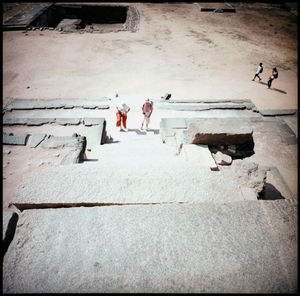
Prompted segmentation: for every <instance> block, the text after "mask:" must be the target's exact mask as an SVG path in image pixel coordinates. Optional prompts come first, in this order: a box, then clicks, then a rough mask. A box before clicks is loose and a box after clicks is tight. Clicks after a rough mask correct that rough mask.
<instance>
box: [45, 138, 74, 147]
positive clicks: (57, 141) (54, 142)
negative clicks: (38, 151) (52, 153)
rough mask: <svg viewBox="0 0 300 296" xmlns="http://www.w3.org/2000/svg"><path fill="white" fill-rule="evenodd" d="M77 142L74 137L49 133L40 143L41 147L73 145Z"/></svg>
mask: <svg viewBox="0 0 300 296" xmlns="http://www.w3.org/2000/svg"><path fill="white" fill-rule="evenodd" d="M77 142H78V139H77V138H76V137H68V136H52V135H49V136H48V137H47V138H46V139H45V141H44V142H43V144H42V148H60V147H74V146H75V145H76V144H77Z"/></svg>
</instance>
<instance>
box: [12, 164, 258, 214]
mask: <svg viewBox="0 0 300 296" xmlns="http://www.w3.org/2000/svg"><path fill="white" fill-rule="evenodd" d="M239 178H240V176H238V175H237V174H236V173H235V172H234V171H220V172H213V171H211V170H210V168H209V166H207V167H201V166H199V165H198V164H196V163H195V164H194V163H190V162H186V163H180V162H178V163H167V164H166V165H160V164H157V163H151V164H147V165H146V166H145V165H143V164H142V163H139V162H137V163H126V162H124V163H123V164H120V163H118V162H111V161H106V162H105V161H102V162H101V164H100V165H99V164H89V165H86V166H82V165H80V166H78V165H73V166H72V167H70V166H67V167H66V166H60V167H55V168H49V169H45V170H39V171H38V172H34V173H33V174H32V175H31V176H29V177H27V178H24V179H23V181H22V183H21V184H20V186H19V188H18V190H17V193H16V195H15V196H14V197H13V199H12V201H11V202H12V203H13V204H14V205H16V206H17V207H18V208H19V209H22V208H26V207H35V206H37V205H45V204H80V203H84V204H90V205H93V204H104V203H105V204H134V203H172V202H175V203H176V202H185V203H196V202H230V201H240V200H253V196H255V198H257V197H256V195H255V194H254V195H253V194H251V195H249V196H248V195H244V194H243V191H242V188H243V187H246V186H247V184H248V183H246V184H242V186H241V185H240V181H239ZM62 180H63V181H62ZM250 189H251V190H252V192H253V193H254V190H253V188H250Z"/></svg>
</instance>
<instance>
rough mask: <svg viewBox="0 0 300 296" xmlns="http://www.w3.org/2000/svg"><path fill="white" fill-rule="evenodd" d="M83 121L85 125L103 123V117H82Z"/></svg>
mask: <svg viewBox="0 0 300 296" xmlns="http://www.w3.org/2000/svg"><path fill="white" fill-rule="evenodd" d="M83 122H84V125H85V126H92V125H103V124H104V122H105V118H83Z"/></svg>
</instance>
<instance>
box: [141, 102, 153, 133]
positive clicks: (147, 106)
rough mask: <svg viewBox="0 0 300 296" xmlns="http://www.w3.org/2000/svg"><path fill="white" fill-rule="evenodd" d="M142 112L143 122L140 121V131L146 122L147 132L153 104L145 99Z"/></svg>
mask: <svg viewBox="0 0 300 296" xmlns="http://www.w3.org/2000/svg"><path fill="white" fill-rule="evenodd" d="M142 111H143V121H142V126H141V130H142V129H143V126H144V122H145V121H146V130H148V125H149V122H150V116H151V114H152V112H153V103H152V102H150V100H149V99H146V101H145V103H144V105H143V106H142Z"/></svg>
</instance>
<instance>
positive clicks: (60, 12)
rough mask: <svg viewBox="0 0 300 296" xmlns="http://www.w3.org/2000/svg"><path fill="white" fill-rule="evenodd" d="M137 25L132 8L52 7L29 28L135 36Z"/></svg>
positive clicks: (60, 5)
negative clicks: (123, 32) (131, 34)
mask: <svg viewBox="0 0 300 296" xmlns="http://www.w3.org/2000/svg"><path fill="white" fill-rule="evenodd" d="M137 22H138V12H137V9H136V8H135V7H133V6H126V5H87V4H85V5H80V4H72V5H68V4H55V5H52V6H50V7H49V8H48V9H47V10H46V11H44V12H42V13H41V14H40V15H39V16H38V17H37V18H36V19H35V20H34V21H33V22H31V23H30V25H29V27H30V28H49V29H56V30H59V31H63V32H78V31H79V32H80V31H81V32H100V33H101V32H102V33H104V32H118V31H132V32H134V31H135V30H136V26H137Z"/></svg>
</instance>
